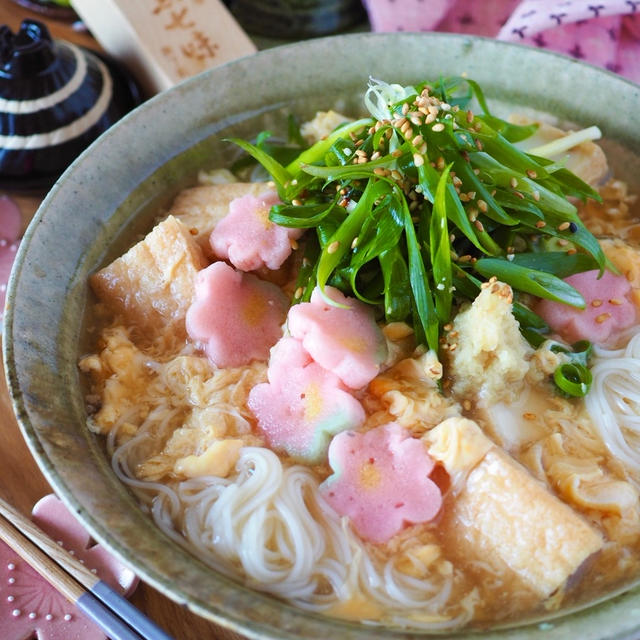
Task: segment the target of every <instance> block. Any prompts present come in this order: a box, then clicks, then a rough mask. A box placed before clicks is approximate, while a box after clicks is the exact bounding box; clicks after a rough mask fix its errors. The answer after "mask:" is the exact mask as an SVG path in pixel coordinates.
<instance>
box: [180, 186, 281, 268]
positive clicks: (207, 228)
mask: <svg viewBox="0 0 640 640" xmlns="http://www.w3.org/2000/svg"><path fill="white" fill-rule="evenodd" d="M268 190H269V187H268V186H267V185H266V183H264V182H229V183H225V184H207V185H202V186H198V187H192V188H190V189H185V190H184V191H181V192H180V193H179V194H178V195H177V196H176V199H175V200H174V201H173V204H172V205H171V208H170V210H169V213H170V214H171V215H174V216H176V218H178V220H180V221H181V222H182V223H183V224H184V225H185V226H186V227H187V229H189V231H190V232H191V233H192V234H193V236H194V238H195V239H196V242H197V243H198V245H199V246H200V248H201V249H202V251H203V253H204V255H205V256H207V257H209V258H213V250H212V248H211V245H210V244H209V236H210V235H211V232H212V231H213V228H214V227H215V226H216V224H217V223H218V222H219V221H220V220H222V218H224V217H225V216H226V215H227V213H229V204H230V203H231V201H232V200H235V199H236V198H241V197H242V196H246V195H252V196H256V197H257V196H259V195H260V194H261V193H264V192H265V191H268Z"/></svg>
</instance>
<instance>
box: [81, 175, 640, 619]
mask: <svg viewBox="0 0 640 640" xmlns="http://www.w3.org/2000/svg"><path fill="white" fill-rule="evenodd" d="M601 192H602V195H603V198H604V203H603V204H602V205H596V204H589V205H587V206H586V207H582V209H581V215H582V216H583V219H584V221H585V223H586V224H587V225H588V226H589V227H590V229H591V230H592V231H593V232H594V233H596V234H597V235H599V236H602V237H605V238H607V240H606V242H607V243H609V246H610V249H611V252H610V258H611V259H612V261H613V262H614V264H616V266H617V267H618V269H619V270H620V271H621V272H622V273H629V274H630V275H629V278H630V279H631V278H632V277H635V276H636V275H637V274H640V266H638V265H640V258H639V257H638V255H637V250H638V249H637V247H638V241H639V239H640V235H639V232H638V229H639V228H640V227H639V226H638V224H637V208H636V206H635V201H634V198H633V197H632V196H630V195H629V193H628V191H627V188H626V184H625V183H624V182H621V181H618V180H609V181H608V182H607V183H606V184H605V185H604V186H603V187H602V188H601ZM167 206H168V207H169V205H168V203H167ZM169 208H170V207H169ZM160 217H162V214H161V216H160ZM621 242H623V243H624V249H625V250H624V251H621V250H620V249H621V247H622V246H623V245H622V244H620V243H621ZM117 253H118V252H116V254H117ZM290 267H291V265H288V266H287V268H290ZM290 273H291V272H288V275H290ZM638 278H639V279H640V275H638ZM276 280H279V281H280V283H283V282H284V281H287V284H286V285H284V286H285V290H286V291H287V292H288V293H289V295H291V293H292V290H291V280H290V278H289V277H287V278H282V277H278V278H276ZM87 318H88V320H87V329H88V330H87V335H88V336H89V337H88V348H87V353H89V354H90V355H88V356H86V357H85V358H83V360H82V362H81V369H82V370H83V371H85V373H87V377H86V378H85V382H86V384H87V407H88V411H89V414H90V416H91V417H90V426H91V428H93V429H94V430H95V431H96V432H98V433H101V434H103V435H105V436H106V437H107V439H108V440H109V442H110V444H109V445H108V450H109V453H110V454H111V453H113V452H114V451H115V450H117V448H118V447H119V446H121V445H123V444H126V442H128V441H129V440H131V439H132V438H133V437H135V435H136V434H137V433H138V432H139V429H140V427H141V426H142V425H143V424H144V423H145V421H147V420H148V419H149V415H150V413H152V412H153V409H154V408H158V407H159V406H162V407H163V408H164V409H167V410H168V408H169V407H171V410H168V414H169V417H168V418H167V417H166V415H167V414H165V415H164V416H163V418H162V420H160V421H159V425H160V426H158V427H157V428H153V429H152V433H151V437H150V438H149V439H148V440H147V441H146V442H145V443H144V444H143V445H142V446H141V447H139V451H138V452H137V453H136V455H135V456H134V460H135V463H136V464H135V465H134V467H133V468H132V469H131V473H132V476H133V477H134V478H136V479H140V480H143V481H148V482H150V483H160V484H163V483H165V484H167V485H169V486H176V485H177V484H178V483H179V482H180V481H181V480H184V479H185V478H189V477H198V476H199V474H200V473H202V470H201V469H199V467H198V464H197V461H196V459H197V458H198V456H201V455H202V453H203V452H204V451H206V449H207V447H208V446H209V445H210V444H211V442H212V440H213V439H215V438H222V439H225V438H230V437H233V438H234V439H240V440H241V441H242V443H243V445H244V446H264V445H265V442H264V438H262V437H261V435H260V434H259V433H258V432H257V431H256V429H255V421H254V420H253V419H252V416H251V415H250V412H249V411H248V410H247V408H246V397H247V395H248V392H249V390H250V389H251V387H252V386H253V385H255V384H257V383H258V382H262V381H264V380H265V379H266V367H265V366H264V364H261V363H254V364H252V365H250V366H248V367H246V368H245V369H244V370H242V371H236V370H234V371H233V372H222V373H220V372H214V371H213V370H212V368H211V366H210V364H209V363H208V362H207V360H206V358H204V357H202V355H201V354H200V353H199V352H198V350H197V349H196V348H195V347H194V346H193V345H190V344H188V343H185V342H184V337H183V336H178V337H177V338H176V337H175V336H168V335H163V336H160V337H159V338H156V339H153V340H149V336H148V335H147V334H146V332H145V331H144V330H141V329H140V328H139V327H137V326H136V325H135V322H133V323H132V322H131V321H130V320H125V319H123V318H122V317H121V316H117V315H114V312H113V310H112V309H110V308H109V307H108V305H105V304H104V303H103V302H99V303H97V304H95V305H93V306H92V308H91V309H90V310H89V313H88V315H87ZM387 338H388V342H389V344H390V346H391V351H392V352H393V354H394V360H393V361H392V362H390V364H391V368H390V369H389V370H388V371H386V372H383V373H382V374H381V376H382V377H383V378H386V380H381V379H376V380H374V382H373V383H371V385H370V386H369V387H368V388H367V389H366V390H364V391H363V392H362V402H363V404H364V406H365V408H366V411H367V421H366V423H365V428H373V427H375V426H376V425H378V424H382V423H383V422H385V421H387V420H399V421H400V422H401V424H404V425H406V426H407V427H408V428H409V429H410V430H411V432H412V434H413V435H415V436H417V437H420V436H421V435H422V434H423V433H424V432H426V431H428V430H429V429H430V428H432V427H433V426H434V424H437V422H438V421H440V420H442V419H444V418H446V417H447V416H448V415H450V414H451V413H452V411H453V409H452V408H454V407H455V412H454V413H456V414H457V415H460V416H464V417H466V418H470V419H472V420H474V421H475V422H476V423H477V424H478V425H480V427H481V428H482V429H483V431H484V432H485V433H486V434H487V435H488V436H489V437H490V438H491V440H492V441H494V442H495V443H497V444H498V445H499V446H500V447H502V448H503V449H504V450H505V451H506V452H507V453H508V454H509V456H511V457H512V458H513V459H514V460H515V461H516V462H517V463H518V464H520V465H522V466H523V467H525V468H526V469H527V470H528V472H529V473H530V474H531V475H532V476H533V477H534V478H535V479H536V481H537V482H539V483H540V484H542V485H543V486H544V487H545V488H546V489H547V490H548V491H549V492H551V494H553V495H555V496H557V497H559V498H560V499H561V500H562V501H563V502H564V503H565V504H568V505H569V506H570V507H571V508H572V509H573V510H575V511H576V512H577V513H579V514H580V517H581V518H583V519H585V520H586V521H587V522H589V523H590V525H592V526H593V527H594V528H595V529H596V530H597V531H598V532H600V533H601V534H602V535H603V536H604V537H605V539H606V544H605V545H604V547H603V548H602V550H600V551H599V552H598V553H597V554H595V555H594V556H593V557H591V558H589V559H588V560H587V561H586V562H585V563H584V565H583V566H581V567H580V568H579V570H578V571H577V572H576V573H574V574H573V575H571V576H570V577H569V580H568V582H567V583H566V584H565V585H563V587H562V588H560V589H558V591H557V592H555V593H553V594H550V595H549V596H548V597H544V598H541V597H540V595H539V594H536V593H534V592H532V591H531V590H530V589H529V588H527V586H526V585H525V584H523V582H522V580H521V579H520V578H519V577H518V576H517V575H515V574H514V573H513V572H511V571H509V570H508V568H506V567H505V566H504V563H503V562H502V561H500V560H499V559H498V558H492V557H490V556H484V555H482V554H481V553H478V554H477V555H476V556H475V557H474V555H473V554H470V553H469V549H468V547H465V546H464V545H461V544H460V540H459V537H458V536H457V533H458V532H459V530H460V522H459V521H458V520H456V519H455V518H454V517H453V513H454V509H453V508H452V506H453V505H454V503H455V501H456V499H457V495H458V485H457V484H456V483H455V482H452V479H451V478H450V477H449V475H448V474H447V472H446V470H445V469H444V467H443V466H442V465H438V466H437V468H436V472H435V473H434V478H435V479H436V481H437V483H438V485H439V486H440V487H441V489H442V490H443V495H444V503H443V507H442V510H441V513H440V515H439V516H438V518H437V519H436V520H435V521H433V522H431V523H426V524H419V525H412V526H409V527H407V528H406V529H404V530H403V531H402V532H401V533H399V534H398V535H396V536H395V537H394V538H393V539H392V540H391V541H389V542H388V543H387V544H384V545H371V544H369V543H365V544H364V546H365V547H366V548H367V550H368V552H369V553H370V555H371V557H372V558H374V559H376V560H378V561H379V562H381V563H384V562H385V561H388V560H390V559H391V560H392V561H393V562H395V563H396V564H397V565H398V566H401V567H402V565H403V563H404V565H405V570H406V572H407V574H408V575H411V574H412V572H420V571H427V572H428V571H433V572H436V573H440V574H447V573H449V574H451V575H452V576H453V578H452V594H451V597H450V598H449V600H448V603H447V605H446V606H444V607H443V608H442V612H441V615H442V617H443V618H447V617H453V616H455V614H457V613H459V610H460V609H471V610H472V611H473V613H472V615H471V617H470V619H469V620H468V621H467V622H466V624H468V625H470V626H472V627H480V628H484V627H487V626H494V625H496V624H498V625H502V624H511V623H513V622H514V621H517V622H520V621H522V620H523V619H530V618H534V619H535V618H548V617H549V616H552V615H557V614H558V613H564V612H566V611H570V610H573V609H575V608H580V607H583V606H585V605H587V604H589V603H592V602H594V601H596V600H598V599H601V598H604V597H608V596H609V595H611V594H613V593H617V592H620V591H622V590H624V589H626V588H628V587H629V586H630V585H632V584H634V583H636V582H637V577H638V575H639V574H640V566H639V563H640V507H639V506H638V501H637V499H636V501H635V504H630V505H625V506H624V508H622V509H621V508H618V509H617V512H616V508H610V507H607V508H602V509H597V508H594V507H593V504H591V505H590V503H589V501H588V500H586V499H585V498H584V497H578V498H576V495H579V493H580V488H579V486H577V485H571V483H570V482H569V481H568V480H567V478H568V477H569V476H571V474H572V473H573V474H574V475H575V474H576V473H578V475H579V474H580V473H583V475H584V477H585V478H588V477H589V474H590V473H591V474H592V475H593V474H596V475H597V474H600V475H599V477H600V478H601V479H602V478H604V479H605V481H606V480H610V481H611V482H612V483H615V482H625V483H628V484H630V486H633V487H636V486H638V474H637V473H636V472H633V471H630V470H629V469H628V468H626V467H624V465H622V464H620V462H618V461H617V460H616V459H614V458H613V457H612V456H611V455H610V454H609V452H608V451H607V449H606V447H605V446H604V444H603V443H602V442H601V441H599V439H598V438H597V436H596V435H595V434H594V433H593V431H592V428H591V426H590V425H591V423H590V419H589V416H588V414H587V413H586V410H585V407H584V402H583V401H582V400H578V399H566V398H562V397H559V396H558V395H557V394H556V392H555V391H554V390H553V387H552V385H551V383H550V381H549V372H550V370H551V369H550V366H551V364H553V363H550V362H546V361H544V359H545V358H548V354H543V355H535V356H529V357H530V358H531V365H530V376H529V379H530V382H529V383H528V389H529V391H528V392H527V393H526V394H525V395H526V399H525V400H523V399H522V398H514V397H511V396H509V394H507V395H506V396H504V395H501V394H500V393H498V394H497V395H496V396H495V397H492V396H489V397H488V398H484V400H483V401H478V400H477V399H473V400H469V399H468V397H467V396H466V395H456V393H455V382H456V372H455V365H453V364H452V357H451V354H450V353H445V354H444V357H443V358H442V359H443V364H444V375H443V377H442V380H441V386H440V389H441V390H442V394H441V393H440V390H439V388H438V386H437V385H435V386H434V385H432V384H431V383H428V384H426V386H425V383H424V380H423V378H424V371H425V368H424V367H423V368H422V369H421V370H420V371H419V372H417V373H416V371H415V370H413V371H412V370H411V367H412V366H413V365H409V366H408V367H405V369H404V370H403V366H402V364H401V363H403V362H404V361H407V360H416V359H417V358H420V357H424V354H423V352H422V351H421V350H420V349H418V351H417V352H416V351H415V349H416V345H415V343H414V340H413V336H412V334H411V332H410V331H409V330H408V329H404V328H403V327H393V328H391V329H389V330H388V331H387ZM89 345H90V346H89ZM185 345H186V346H185ZM536 358H537V360H536ZM179 359H180V360H181V361H182V362H181V364H180V366H177V365H176V364H174V369H175V370H176V371H173V373H171V374H170V375H175V376H176V380H175V381H174V383H171V382H169V383H168V384H165V385H157V384H156V378H157V376H158V372H157V369H158V366H157V364H155V363H162V365H163V366H164V365H167V364H168V363H171V362H174V363H177V361H178V360H179ZM432 364H433V363H431V365H429V366H432ZM407 368H408V369H409V370H408V371H407ZM394 369H396V370H397V371H394ZM189 376H192V380H195V382H194V383H193V384H192V382H191V381H190V380H189V379H188V377H189ZM216 376H217V378H218V382H217V383H216V385H214V386H215V389H213V390H211V389H206V390H205V389H204V387H205V386H206V380H207V379H208V378H209V377H216ZM427 377H429V376H428V375H427ZM433 377H434V379H437V378H438V377H439V376H438V375H437V374H434V376H433ZM178 378H180V380H177V379H178ZM160 389H162V392H163V393H166V392H167V389H169V390H171V393H174V394H175V396H174V397H173V398H171V397H169V398H166V397H165V398H154V397H153V395H154V393H157V392H158V391H159V390H160ZM194 389H195V391H194ZM389 392H396V393H395V395H394V394H393V393H392V394H389ZM194 393H196V394H198V393H201V394H202V395H201V397H200V398H199V399H198V400H197V401H196V402H195V403H194V404H195V405H196V406H198V405H199V406H198V409H199V411H198V415H197V416H195V417H194V412H193V411H192V405H191V402H192V400H193V398H191V399H188V398H187V396H189V394H194ZM216 403H219V404H220V405H224V406H225V407H226V406H228V405H229V404H235V405H236V406H238V407H240V408H239V413H240V414H241V415H242V417H243V418H244V419H245V420H246V421H248V423H249V424H250V425H251V428H250V429H246V430H245V431H243V432H241V433H239V432H238V430H237V429H236V427H235V426H234V425H232V424H230V421H229V419H228V415H226V413H225V412H224V411H223V412H221V411H217V409H216ZM203 405H207V406H203ZM496 407H498V409H497V410H496ZM173 409H176V410H175V411H173ZM225 411H226V410H225ZM500 412H501V413H500ZM160 423H161V424H160ZM211 423H217V424H218V425H222V426H218V427H216V428H214V429H211V428H209V427H207V426H206V425H207V424H211ZM514 427H515V429H514ZM558 434H560V435H561V437H560V438H559V437H557V436H558ZM563 456H564V457H565V458H566V459H569V460H570V461H571V462H572V463H573V464H574V467H573V469H571V468H563V467H562V465H561V462H560V461H561V459H562V457H563ZM185 461H186V464H185ZM282 461H283V464H284V466H291V465H293V464H294V463H295V461H292V460H289V459H287V457H286V456H282ZM178 463H180V464H178ZM191 463H192V466H190V464H191ZM212 464H213V465H214V468H222V467H219V466H218V467H216V466H215V465H219V464H222V463H221V461H220V460H217V459H216V460H214V461H213V462H212ZM223 466H224V465H223ZM330 471H331V470H330V468H329V467H328V465H326V464H321V465H315V466H314V467H313V468H312V472H313V473H314V474H315V476H316V477H317V480H318V482H321V481H322V480H324V479H326V477H327V476H328V475H329V474H330ZM226 472H229V470H228V469H227V470H226ZM181 474H182V475H181ZM458 482H459V479H458ZM587 484H588V482H587ZM578 485H579V483H578ZM576 486H577V488H576ZM634 490H635V489H634ZM141 500H142V501H143V502H144V503H146V504H147V506H149V508H151V503H150V502H149V500H148V496H146V497H141ZM596 502H597V501H596ZM521 506H522V508H523V509H526V505H521ZM175 527H176V529H177V530H180V527H181V523H180V521H179V520H178V521H177V522H176V523H175ZM416 549H417V550H419V552H418V555H420V556H421V561H422V562H421V564H420V567H421V568H416V565H415V563H414V564H411V563H410V562H409V560H407V558H408V557H410V554H407V550H413V551H416ZM196 553H197V555H200V556H201V553H200V552H196ZM394 559H395V560H394ZM236 577H237V579H239V580H243V579H244V578H245V576H243V575H242V571H238V573H237V575H236ZM254 586H257V587H258V588H261V587H260V585H254ZM323 588H325V589H327V590H328V589H330V587H329V585H325V586H324V587H323V585H322V584H321V583H320V584H319V587H318V592H319V593H321V592H322V591H323ZM451 603H456V604H453V605H452V604H451ZM325 613H327V614H328V615H334V616H338V617H344V618H347V619H355V620H361V619H366V620H374V621H378V622H383V623H384V622H388V621H389V620H390V619H392V618H393V615H392V612H390V611H388V610H385V608H384V607H381V606H380V605H379V604H377V603H373V602H372V601H371V600H370V599H368V598H366V597H357V596H353V595H352V596H351V597H350V598H349V599H348V600H346V601H338V602H336V603H334V604H333V605H331V606H329V607H327V608H326V610H325ZM420 616H421V614H420V612H417V613H415V614H414V619H415V620H420V619H421V618H420ZM411 617H412V616H411V615H410V616H409V620H411ZM422 617H423V618H424V619H427V624H428V623H429V620H428V618H429V616H428V615H425V614H422ZM434 622H437V616H435V617H434ZM409 624H410V622H409Z"/></svg>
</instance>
